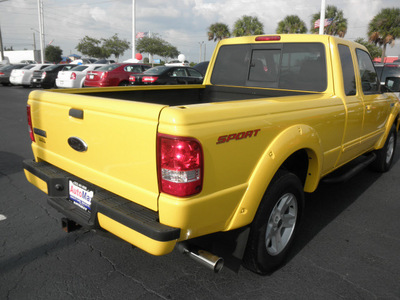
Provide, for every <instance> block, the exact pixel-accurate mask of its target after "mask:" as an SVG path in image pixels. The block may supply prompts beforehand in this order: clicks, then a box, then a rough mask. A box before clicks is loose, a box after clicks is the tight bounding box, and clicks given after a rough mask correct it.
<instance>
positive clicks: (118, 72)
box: [84, 63, 150, 87]
mask: <svg viewBox="0 0 400 300" xmlns="http://www.w3.org/2000/svg"><path fill="white" fill-rule="evenodd" d="M147 69H150V66H148V65H144V64H133V63H132V64H126V63H123V64H111V65H107V66H103V67H101V68H99V69H97V70H95V71H89V72H87V74H86V79H85V83H84V85H85V86H91V87H104V86H118V85H121V86H124V85H125V86H126V85H129V76H130V75H133V74H137V73H142V72H143V71H146V70H147Z"/></svg>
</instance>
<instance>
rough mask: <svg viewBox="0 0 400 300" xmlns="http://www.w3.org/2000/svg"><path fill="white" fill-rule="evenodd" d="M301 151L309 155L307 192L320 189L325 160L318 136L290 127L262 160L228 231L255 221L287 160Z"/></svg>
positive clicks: (305, 127)
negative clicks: (265, 197)
mask: <svg viewBox="0 0 400 300" xmlns="http://www.w3.org/2000/svg"><path fill="white" fill-rule="evenodd" d="M301 149H304V150H305V151H306V152H307V155H308V170H307V176H306V181H305V185H304V190H305V191H306V192H312V191H314V190H315V189H316V188H317V185H318V182H319V178H320V173H321V168H322V159H323V152H322V147H321V141H320V138H319V135H318V133H317V132H316V131H315V129H313V128H312V127H310V126H308V125H303V124H300V125H295V126H291V127H289V128H287V129H285V130H284V131H282V132H280V133H279V135H277V136H276V138H275V139H274V140H273V141H272V142H271V143H270V144H269V146H268V148H267V149H266V150H265V152H264V153H263V155H262V156H261V159H260V160H259V162H258V164H257V165H256V167H255V169H254V171H253V174H252V175H251V177H250V179H249V182H248V188H247V190H246V192H245V194H244V196H243V198H242V200H241V202H240V203H239V205H238V206H237V209H236V211H235V212H234V214H233V217H232V219H231V222H230V223H229V225H228V228H227V230H232V229H236V228H240V227H243V226H246V225H248V224H250V223H251V222H252V221H253V219H254V216H255V214H256V212H257V209H258V206H259V204H260V202H261V199H262V197H263V195H264V193H265V191H266V190H267V187H268V185H269V183H270V181H271V180H272V178H273V176H274V175H275V173H276V172H277V171H278V169H279V168H280V167H281V166H282V164H283V163H284V162H285V160H286V159H287V158H288V157H290V156H291V155H292V154H293V153H295V152H296V151H298V150H301Z"/></svg>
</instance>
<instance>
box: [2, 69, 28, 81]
mask: <svg viewBox="0 0 400 300" xmlns="http://www.w3.org/2000/svg"><path fill="white" fill-rule="evenodd" d="M25 66H26V64H9V65H4V66H3V67H1V68H0V83H1V84H2V85H10V75H11V71H12V70H14V69H21V68H23V67H25Z"/></svg>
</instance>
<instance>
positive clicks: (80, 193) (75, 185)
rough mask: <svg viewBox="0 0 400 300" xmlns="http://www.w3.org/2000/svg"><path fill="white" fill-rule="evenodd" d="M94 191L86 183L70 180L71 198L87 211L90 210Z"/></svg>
mask: <svg viewBox="0 0 400 300" xmlns="http://www.w3.org/2000/svg"><path fill="white" fill-rule="evenodd" d="M93 196H94V191H93V190H91V189H89V188H88V187H87V186H86V185H84V184H81V183H79V182H77V181H74V180H69V199H70V200H71V201H72V202H73V203H74V204H75V205H77V206H78V207H80V208H82V209H83V210H85V211H90V209H91V204H92V199H93Z"/></svg>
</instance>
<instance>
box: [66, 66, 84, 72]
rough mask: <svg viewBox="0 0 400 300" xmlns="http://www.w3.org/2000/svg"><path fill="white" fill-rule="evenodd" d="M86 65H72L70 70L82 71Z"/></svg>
mask: <svg viewBox="0 0 400 300" xmlns="http://www.w3.org/2000/svg"><path fill="white" fill-rule="evenodd" d="M87 67H88V66H77V67H73V68H72V69H71V70H70V71H83V70H85V69H87Z"/></svg>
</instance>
